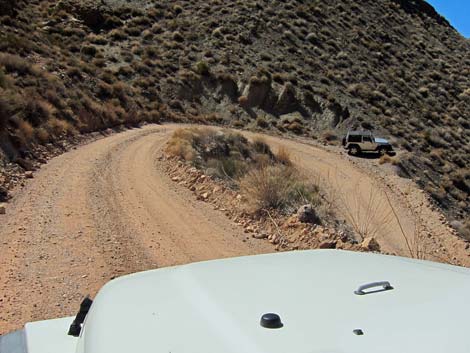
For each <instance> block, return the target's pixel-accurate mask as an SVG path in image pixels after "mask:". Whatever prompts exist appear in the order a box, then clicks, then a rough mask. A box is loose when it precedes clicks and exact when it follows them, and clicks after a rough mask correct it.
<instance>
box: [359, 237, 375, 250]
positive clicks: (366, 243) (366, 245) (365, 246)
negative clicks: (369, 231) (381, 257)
mask: <svg viewBox="0 0 470 353" xmlns="http://www.w3.org/2000/svg"><path fill="white" fill-rule="evenodd" d="M361 250H366V251H380V244H379V243H378V242H377V240H376V239H375V238H374V237H368V238H365V239H364V240H363V241H362V243H361Z"/></svg>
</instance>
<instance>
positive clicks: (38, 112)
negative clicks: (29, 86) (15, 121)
mask: <svg viewBox="0 0 470 353" xmlns="http://www.w3.org/2000/svg"><path fill="white" fill-rule="evenodd" d="M24 99H25V105H24V106H23V118H24V119H25V120H26V121H28V122H29V123H31V124H32V125H33V126H38V125H40V124H41V123H42V122H44V121H46V120H48V119H49V118H50V117H52V115H53V114H54V112H55V108H54V106H52V105H51V104H50V103H49V102H46V101H44V100H42V99H40V98H39V97H35V96H26V97H24Z"/></svg>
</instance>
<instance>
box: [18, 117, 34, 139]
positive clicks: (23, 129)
mask: <svg viewBox="0 0 470 353" xmlns="http://www.w3.org/2000/svg"><path fill="white" fill-rule="evenodd" d="M18 131H19V133H20V135H21V136H22V138H23V140H24V142H30V141H31V140H32V138H33V136H34V128H33V127H32V126H31V124H30V123H29V122H28V121H24V120H20V121H19V122H18Z"/></svg>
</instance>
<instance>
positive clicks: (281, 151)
mask: <svg viewBox="0 0 470 353" xmlns="http://www.w3.org/2000/svg"><path fill="white" fill-rule="evenodd" d="M276 160H277V161H278V162H279V163H281V164H284V165H287V166H289V165H292V157H291V153H290V152H289V150H288V149H287V148H286V147H284V146H280V147H279V148H278V150H277V153H276Z"/></svg>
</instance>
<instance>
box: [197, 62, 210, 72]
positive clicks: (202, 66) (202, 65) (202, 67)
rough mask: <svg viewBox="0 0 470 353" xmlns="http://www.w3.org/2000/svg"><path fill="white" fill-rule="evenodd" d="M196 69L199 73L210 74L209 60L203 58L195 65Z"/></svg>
mask: <svg viewBox="0 0 470 353" xmlns="http://www.w3.org/2000/svg"><path fill="white" fill-rule="evenodd" d="M194 71H195V72H196V73H198V74H199V75H208V74H209V64H208V62H207V61H204V60H201V61H198V62H197V63H196V65H194Z"/></svg>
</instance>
